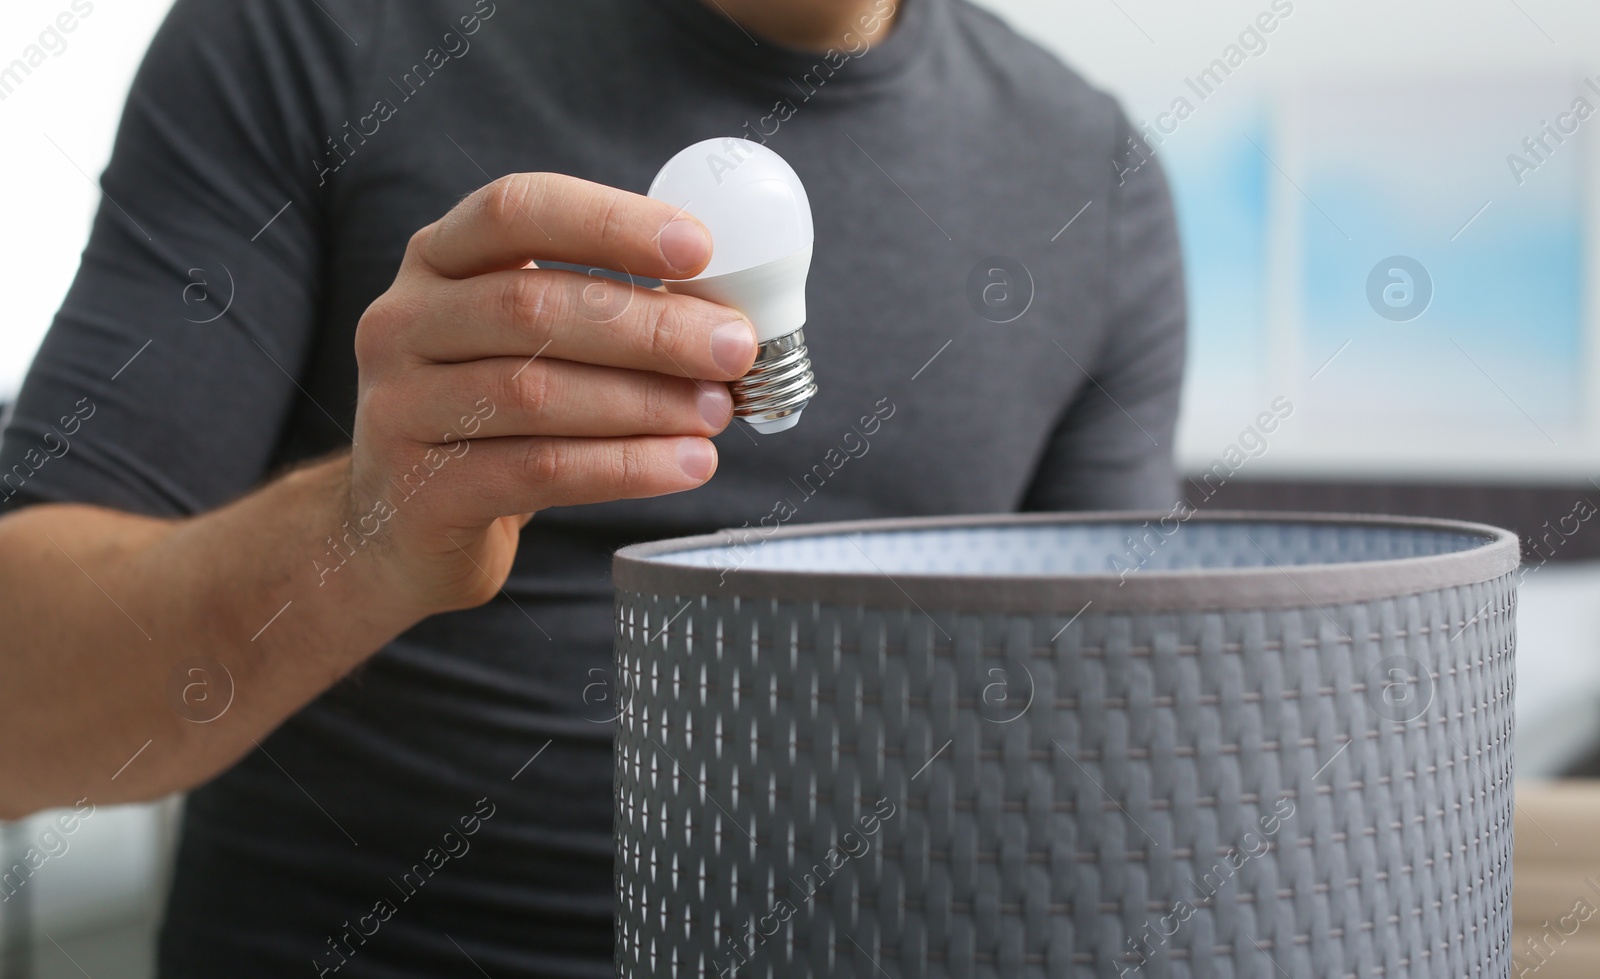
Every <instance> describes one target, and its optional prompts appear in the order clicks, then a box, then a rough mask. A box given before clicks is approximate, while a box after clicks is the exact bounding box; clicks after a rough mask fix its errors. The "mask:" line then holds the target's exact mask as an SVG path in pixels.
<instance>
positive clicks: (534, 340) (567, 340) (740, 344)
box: [403, 269, 756, 381]
mask: <svg viewBox="0 0 1600 979" xmlns="http://www.w3.org/2000/svg"><path fill="white" fill-rule="evenodd" d="M405 314H406V316H407V320H408V322H407V325H406V327H405V330H404V336H403V344H404V346H405V348H406V349H407V350H409V351H410V352H411V353H412V354H414V355H416V356H417V357H420V358H421V359H424V360H429V361H434V362H437V363H459V362H464V361H469V360H478V359H481V358H484V357H498V356H521V357H524V358H526V357H533V356H535V355H537V356H540V357H552V358H555V359H558V360H573V361H582V362H584V363H591V364H604V365H607V366H611V367H626V368H630V369H633V370H647V371H657V372H660V373H663V374H677V375H680V376H684V377H698V378H703V379H705V380H714V381H728V380H733V379H735V378H738V377H740V376H742V375H743V374H744V373H745V371H747V370H749V368H750V365H751V363H752V362H753V361H754V360H755V356H756V339H755V329H754V328H753V327H752V326H751V325H750V321H749V320H747V319H745V318H744V317H742V316H740V315H739V313H737V312H735V311H734V310H731V309H729V308H728V307H726V306H719V305H717V304H716V303H710V302H706V301H705V300H702V299H695V298H694V297H692V296H675V295H672V294H669V293H666V292H659V291H657V290H654V289H645V288H642V287H639V286H633V285H629V284H628V283H626V282H617V281H615V280H612V279H602V278H598V277H596V276H589V275H584V274H582V273H579V272H568V271H565V270H561V269H511V270H506V271H501V272H495V273H492V274H487V275H480V276H476V277H474V278H471V279H465V280H461V281H454V282H448V281H446V282H440V281H435V282H434V283H432V284H431V285H430V286H429V287H428V288H427V289H425V290H419V292H418V293H417V294H416V298H415V299H414V300H412V301H410V302H408V303H407V304H406V309H405Z"/></svg>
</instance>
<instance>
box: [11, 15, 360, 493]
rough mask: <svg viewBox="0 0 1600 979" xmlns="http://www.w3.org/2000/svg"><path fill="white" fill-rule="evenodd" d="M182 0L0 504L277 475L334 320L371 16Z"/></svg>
mask: <svg viewBox="0 0 1600 979" xmlns="http://www.w3.org/2000/svg"><path fill="white" fill-rule="evenodd" d="M362 9H363V8H362V6H361V4H358V3H354V2H347V3H342V4H340V5H339V6H338V11H339V14H338V16H339V20H338V21H337V22H335V21H334V20H333V19H332V18H331V17H330V16H329V15H328V14H327V13H325V12H324V11H323V9H322V8H321V7H320V6H319V5H318V4H317V3H316V2H315V0H226V2H222V3H218V2H214V0H178V2H177V4H176V5H175V6H174V7H173V8H172V10H171V13H170V14H169V15H168V17H167V19H166V21H165V23H164V24H163V25H162V27H161V29H160V30H159V31H158V32H157V34H156V37H155V39H154V41H153V42H152V44H151V47H150V50H149V52H148V53H147V54H146V56H145V59H144V62H143V64H142V65H141V67H140V69H139V71H138V73H137V75H136V77H135V80H134V83H133V87H132V90H131V92H130V94H129V97H128V101H127V105H126V107H125V109H124V111H123V116H122V121H121V124H120V126H119V128H118V131H117V137H116V141H115V144H114V147H113V150H112V155H111V161H110V163H109V165H108V167H107V169H106V171H105V173H104V175H103V177H102V179H101V187H102V189H103V191H104V196H103V197H102V200H101V204H100V207H99V211H98V213H97V214H96V216H95V219H94V223H93V226H92V228H91V231H90V236H89V242H88V245H87V247H86V248H85V250H84V253H83V256H82V263H81V265H80V267H79V269H78V273H77V276H76V278H75V279H74V281H73V283H72V286H71V288H70V289H69V291H68V293H67V296H66V299H65V301H64V302H63V305H62V307H61V309H60V311H59V312H58V313H57V315H56V317H55V320H54V321H53V323H52V325H51V327H50V330H49V332H48V334H47V335H46V338H45V340H44V343H43V345H42V347H41V349H40V351H39V354H38V356H37V357H36V358H35V360H34V362H33V364H32V366H31V368H30V369H29V371H28V374H27V376H26V378H25V380H24V382H23V386H22V390H21V392H20V395H19V397H18V399H17V402H16V404H15V405H14V406H13V407H12V409H11V410H10V412H9V413H8V414H9V417H8V418H7V419H6V424H5V426H4V429H3V432H0V515H4V514H5V513H6V512H8V511H13V510H15V509H17V508H18V507H20V506H23V505H25V504H27V503H31V502H39V501H47V500H48V501H72V502H84V503H95V504H100V505H104V506H109V507H114V508H117V509H122V510H127V511H133V512H140V513H149V514H155V515H183V514H191V513H195V512H199V511H203V510H206V509H208V508H211V507H215V506H217V505H219V504H221V503H223V502H226V501H227V500H228V499H229V498H231V497H233V496H236V495H238V494H240V493H243V492H245V491H247V490H249V489H250V488H252V487H254V486H255V485H257V484H258V483H259V482H260V481H261V480H262V479H263V477H264V475H266V470H267V468H268V467H269V465H270V460H271V458H272V454H273V450H274V447H275V444H276V442H277V439H278V437H279V435H280V433H281V430H282V428H283V425H284V421H285V419H286V417H287V416H288V413H289V411H290V408H291V407H292V405H293V403H294V399H295V398H296V397H300V396H302V395H300V393H299V391H298V388H297V384H296V380H295V378H296V375H297V374H298V372H299V371H300V370H301V367H302V364H303V362H304V360H305V359H306V356H307V353H308V351H309V348H310V341H311V337H312V335H313V332H314V331H315V329H316V327H317V319H318V304H319V298H320V293H321V288H320V280H321V269H322V264H323V254H322V251H323V250H322V246H321V233H320V225H321V221H322V215H323V213H324V210H325V207H324V195H325V193H326V192H327V190H328V188H329V187H331V186H332V183H331V181H330V182H329V184H328V185H327V186H320V184H321V182H322V178H323V173H322V172H320V171H319V167H318V165H317V164H316V162H315V161H317V160H318V159H321V158H322V156H323V152H322V151H323V147H324V144H325V142H326V141H327V140H328V139H329V138H330V137H333V136H336V135H338V133H339V129H338V128H337V127H339V126H342V125H343V121H344V119H345V118H346V115H347V112H348V106H347V102H348V101H349V99H348V95H347V93H349V92H350V91H352V89H353V87H354V85H355V76H356V75H357V74H358V73H359V71H360V67H359V66H360V63H361V60H362V56H363V54H364V53H365V50H366V47H365V46H364V45H365V44H366V41H367V38H366V37H365V36H363V35H364V34H366V33H370V30H371V28H372V26H373V25H372V24H371V23H370V18H368V17H365V16H363V15H362V14H361V13H359V11H361V10H362Z"/></svg>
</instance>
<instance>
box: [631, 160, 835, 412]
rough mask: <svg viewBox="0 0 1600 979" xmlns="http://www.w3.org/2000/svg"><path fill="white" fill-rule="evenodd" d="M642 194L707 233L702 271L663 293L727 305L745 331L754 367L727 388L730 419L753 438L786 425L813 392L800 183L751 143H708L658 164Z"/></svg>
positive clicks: (806, 228) (807, 244)
mask: <svg viewBox="0 0 1600 979" xmlns="http://www.w3.org/2000/svg"><path fill="white" fill-rule="evenodd" d="M650 196H651V197H654V198H655V199H656V200H659V201H665V202H666V203H668V204H671V205H672V206H673V207H677V208H680V209H682V210H684V211H687V212H688V213H690V214H692V215H694V216H695V217H697V218H699V219H700V221H701V223H703V224H704V225H705V226H706V227H707V228H708V229H710V231H711V242H712V254H711V264H709V265H707V266H706V267H705V270H704V271H702V272H701V273H700V274H699V275H697V276H695V277H694V278H692V279H677V280H674V279H668V280H665V281H664V282H663V285H665V286H666V288H667V291H668V292H676V293H683V294H685V295H690V296H697V297H699V298H701V299H707V300H710V301H711V302H715V303H721V304H722V305H724V306H731V307H733V308H734V309H737V310H738V311H739V312H741V313H743V314H744V315H745V316H747V317H749V319H750V322H751V323H753V324H754V325H755V328H756V340H757V341H758V342H759V343H760V345H761V346H760V352H759V353H757V354H756V361H755V365H754V366H752V367H751V368H750V372H749V373H748V374H746V375H745V376H744V377H742V378H740V379H739V380H737V381H734V382H733V383H732V384H730V385H729V387H730V388H731V389H732V391H733V414H734V417H736V418H742V419H744V421H745V422H747V423H748V424H749V425H750V427H751V428H754V429H755V430H756V431H757V432H760V433H761V434H763V435H771V434H774V433H776V432H781V431H784V430H785V429H789V428H793V427H794V426H795V424H796V423H797V422H799V421H800V412H802V411H803V410H805V406H806V404H807V403H809V402H810V401H811V399H812V398H813V397H814V396H815V395H816V393H817V381H816V378H815V377H814V376H813V375H812V373H811V357H810V355H809V354H808V353H807V352H806V338H805V332H804V331H803V330H801V327H802V326H803V325H805V321H806V276H807V275H808V274H809V273H810V271H811V244H812V240H813V231H812V225H811V202H810V201H809V200H808V199H807V198H806V189H805V187H803V186H801V184H800V178H799V177H798V176H797V175H796V174H795V172H794V170H793V169H792V168H791V167H790V166H789V164H787V163H785V162H784V160H783V157H781V156H779V155H778V154H776V153H774V152H772V151H771V150H769V149H767V148H766V147H765V146H762V145H761V144H760V143H756V142H752V141H750V140H747V139H738V138H735V137H727V138H724V139H708V140H704V141H702V142H699V143H695V144H694V145H693V146H690V147H688V148H686V149H684V150H682V151H680V152H679V153H678V154H677V155H676V156H674V157H673V158H672V159H670V160H668V161H667V165H666V166H664V167H662V168H661V172H660V173H658V174H656V179H655V180H654V181H652V182H651V184H650Z"/></svg>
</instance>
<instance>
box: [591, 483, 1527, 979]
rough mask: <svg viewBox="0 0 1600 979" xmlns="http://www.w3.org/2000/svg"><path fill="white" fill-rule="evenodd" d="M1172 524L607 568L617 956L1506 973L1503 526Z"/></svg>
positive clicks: (1063, 973) (725, 550)
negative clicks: (613, 687)
mask: <svg viewBox="0 0 1600 979" xmlns="http://www.w3.org/2000/svg"><path fill="white" fill-rule="evenodd" d="M1184 517H1185V518H1184V519H1180V518H1179V517H1176V516H1174V515H1173V514H1131V515H1130V514H1076V515H1056V514H1049V515H1026V516H1023V515H1008V516H996V517H960V518H938V519H913V520H897V521H874V522H863V523H842V524H824V525H811V526H803V527H799V526H791V527H783V528H779V529H776V530H772V529H767V528H762V529H747V530H744V531H736V532H725V533H722V534H717V535H712V536H707V537H699V538H686V539H682V540H676V541H665V542H659V543H652V544H643V545H637V546H633V547H628V548H624V549H623V550H621V551H620V552H618V554H617V555H616V558H615V562H614V566H613V580H614V583H615V586H616V589H617V636H616V656H617V659H616V666H617V682H618V684H619V696H618V703H619V706H620V708H621V714H620V716H619V717H618V719H617V730H616V810H615V842H616V879H617V896H618V905H617V922H616V929H615V935H616V960H617V967H618V975H619V976H621V977H623V979H646V977H690V976H695V977H698V976H749V977H786V979H787V977H807V979H811V977H815V979H822V977H861V979H866V977H882V976H889V977H892V979H913V977H939V979H944V977H972V979H1017V977H1038V979H1046V977H1049V979H1062V977H1070V979H1089V977H1106V976H1129V975H1138V976H1147V977H1154V979H1202V977H1205V979H1209V977H1222V976H1227V977H1247V976H1248V977H1270V976H1291V977H1296V979H1299V977H1302V976H1318V977H1321V976H1346V975H1361V976H1367V975H1386V976H1431V977H1440V979H1462V977H1495V979H1502V977H1506V976H1508V975H1509V974H1510V967H1511V946H1510V934H1511V933H1510V926H1511V913H1510V901H1511V876H1510V875H1511V860H1510V857H1511V826H1512V818H1511V816H1512V785H1511V774H1512V756H1511V734H1512V689H1513V680H1514V671H1513V654H1514V645H1515V639H1514V617H1515V604H1516V601H1515V599H1516V589H1515V577H1514V571H1515V569H1516V567H1517V563H1518V545H1517V541H1516V538H1515V537H1514V536H1513V535H1511V534H1510V533H1508V532H1506V531H1502V530H1498V529H1495V528H1491V527H1485V526H1480V525H1475V524H1462V523H1454V522H1446V521H1433V520H1422V519H1400V518H1368V517H1342V516H1330V515H1281V514H1280V515H1265V514H1221V513H1219V514H1202V515H1193V514H1185V515H1184Z"/></svg>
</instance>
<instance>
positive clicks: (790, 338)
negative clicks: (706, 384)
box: [728, 330, 817, 434]
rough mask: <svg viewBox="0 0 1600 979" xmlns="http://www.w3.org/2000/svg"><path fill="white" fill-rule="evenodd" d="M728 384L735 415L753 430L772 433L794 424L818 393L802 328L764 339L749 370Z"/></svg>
mask: <svg viewBox="0 0 1600 979" xmlns="http://www.w3.org/2000/svg"><path fill="white" fill-rule="evenodd" d="M728 387H729V389H730V390H731V391H732V392H733V415H734V417H735V418H741V419H743V420H744V421H745V422H746V423H748V424H749V425H750V426H751V427H753V428H755V429H756V431H758V432H761V433H763V434H771V433H773V432H781V431H783V430H784V429H785V428H788V427H790V426H791V425H793V424H794V423H795V422H796V421H798V420H799V419H798V417H797V416H798V415H799V414H800V412H801V410H802V409H804V408H805V406H806V405H807V404H808V403H810V401H811V399H812V398H814V397H816V394H817V379H816V375H814V374H812V373H811V355H810V353H809V352H808V351H807V350H806V333H805V331H804V330H795V331H794V332H793V333H786V334H784V335H783V336H781V337H778V338H777V339H775V340H768V341H767V342H766V343H763V344H762V345H761V348H760V350H759V351H758V352H757V353H756V362H755V364H754V366H752V367H751V368H750V372H749V373H748V374H746V375H745V376H743V377H741V378H739V379H738V380H737V381H734V382H733V383H731V384H729V385H728Z"/></svg>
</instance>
